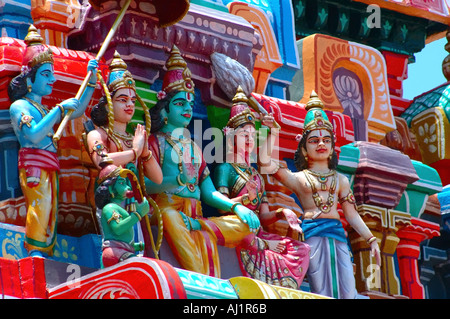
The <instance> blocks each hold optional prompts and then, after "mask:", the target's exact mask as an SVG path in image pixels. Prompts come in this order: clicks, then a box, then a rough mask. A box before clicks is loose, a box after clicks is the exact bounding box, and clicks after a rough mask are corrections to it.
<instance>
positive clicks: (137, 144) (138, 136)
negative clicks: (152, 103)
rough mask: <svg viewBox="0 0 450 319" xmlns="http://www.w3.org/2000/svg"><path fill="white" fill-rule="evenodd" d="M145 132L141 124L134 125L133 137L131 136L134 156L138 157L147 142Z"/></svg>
mask: <svg viewBox="0 0 450 319" xmlns="http://www.w3.org/2000/svg"><path fill="white" fill-rule="evenodd" d="M146 140H147V133H146V132H145V127H144V126H143V125H141V124H138V125H137V127H136V131H135V132H134V138H133V147H134V150H135V151H136V156H137V157H140V156H141V154H142V152H143V150H144V146H145V145H146V144H147V143H146Z"/></svg>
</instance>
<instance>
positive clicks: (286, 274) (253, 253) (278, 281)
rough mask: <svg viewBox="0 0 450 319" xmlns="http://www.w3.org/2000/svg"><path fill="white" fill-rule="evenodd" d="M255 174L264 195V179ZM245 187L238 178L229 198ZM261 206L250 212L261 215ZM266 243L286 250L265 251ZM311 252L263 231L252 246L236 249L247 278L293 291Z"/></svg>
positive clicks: (253, 206)
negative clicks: (281, 244)
mask: <svg viewBox="0 0 450 319" xmlns="http://www.w3.org/2000/svg"><path fill="white" fill-rule="evenodd" d="M225 165H227V164H225ZM228 165H229V164H228ZM255 173H256V174H255V177H254V178H255V181H256V183H257V185H258V191H259V194H264V181H263V179H262V176H261V175H260V174H259V173H258V172H256V170H255ZM244 185H245V182H244V180H243V179H242V177H240V176H238V177H237V179H236V181H235V183H234V185H232V186H231V187H228V189H230V190H232V191H231V194H230V195H229V196H230V198H235V197H239V196H242V195H243V194H245V193H246V192H247V190H246V188H245V187H241V186H244ZM239 188H240V189H239ZM236 192H237V193H236ZM260 206H261V202H259V203H257V204H256V205H252V204H251V203H250V204H249V205H247V207H248V208H249V209H251V210H254V211H258V210H259V208H260ZM264 240H276V241H282V242H283V243H284V245H285V249H284V251H282V252H281V253H277V252H274V251H272V250H269V249H267V248H266V245H265V243H264ZM309 252H310V248H309V246H308V244H306V243H303V242H300V241H298V240H294V239H292V238H289V237H284V236H280V235H278V234H272V233H268V232H266V231H264V230H262V229H261V230H260V231H259V233H258V234H257V236H256V237H255V238H254V240H253V241H252V242H251V243H250V244H248V243H247V244H241V245H240V246H238V247H237V248H236V253H237V257H238V260H239V265H240V268H241V271H242V274H243V275H244V276H246V277H250V278H254V279H258V280H261V281H263V282H266V283H268V284H271V285H277V286H281V287H286V288H291V289H300V285H301V284H302V282H303V279H304V278H305V275H306V271H307V269H308V265H309Z"/></svg>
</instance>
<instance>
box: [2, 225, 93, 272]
mask: <svg viewBox="0 0 450 319" xmlns="http://www.w3.org/2000/svg"><path fill="white" fill-rule="evenodd" d="M24 231H25V228H24V227H19V226H14V225H8V224H3V223H0V243H1V245H0V248H1V250H0V257H4V258H8V259H15V260H18V259H22V258H25V257H28V253H27V251H26V249H25V247H24V245H23V242H24V239H25V233H24ZM101 247H102V240H101V237H100V236H98V235H94V234H88V235H84V236H81V237H70V236H65V235H60V234H58V236H57V238H56V244H55V249H54V256H53V257H51V259H53V260H56V261H59V262H65V263H71V264H77V265H79V266H84V267H90V268H100V267H101V264H100V261H101Z"/></svg>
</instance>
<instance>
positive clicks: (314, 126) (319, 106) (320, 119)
mask: <svg viewBox="0 0 450 319" xmlns="http://www.w3.org/2000/svg"><path fill="white" fill-rule="evenodd" d="M323 107H324V105H323V102H322V101H321V100H320V99H319V96H318V95H317V93H316V92H314V91H312V92H311V95H310V98H309V101H308V103H306V107H305V109H306V110H307V111H308V113H306V117H305V122H304V126H303V130H304V131H305V132H306V131H312V130H320V129H324V130H327V131H329V132H331V133H333V124H331V122H330V120H329V119H328V116H327V114H326V113H325V112H324V110H323Z"/></svg>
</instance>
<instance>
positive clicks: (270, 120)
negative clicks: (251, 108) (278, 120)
mask: <svg viewBox="0 0 450 319" xmlns="http://www.w3.org/2000/svg"><path fill="white" fill-rule="evenodd" d="M261 123H262V124H263V125H265V126H267V127H270V128H274V127H275V124H274V123H275V119H274V117H273V115H272V114H266V115H263V117H262V119H261Z"/></svg>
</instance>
